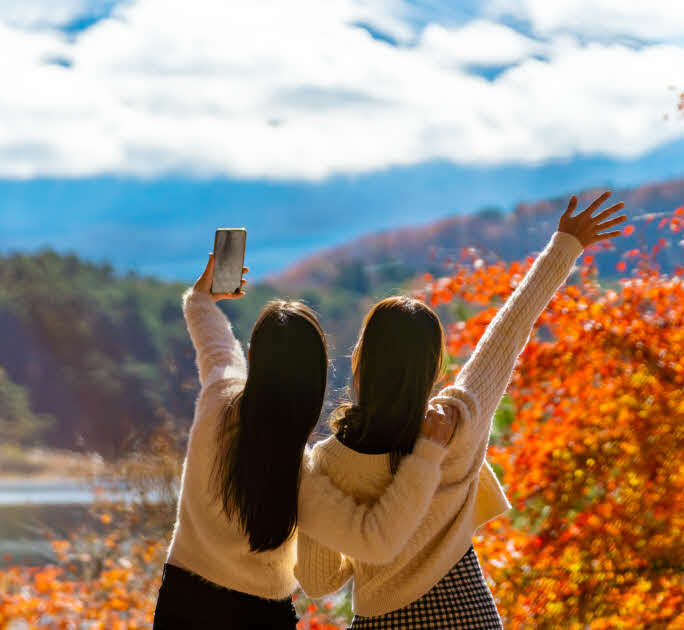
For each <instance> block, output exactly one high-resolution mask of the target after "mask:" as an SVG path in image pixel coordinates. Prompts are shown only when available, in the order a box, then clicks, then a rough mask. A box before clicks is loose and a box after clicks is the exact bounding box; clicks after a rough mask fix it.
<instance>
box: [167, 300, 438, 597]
mask: <svg viewBox="0 0 684 630" xmlns="http://www.w3.org/2000/svg"><path fill="white" fill-rule="evenodd" d="M183 313H184V316H185V320H186V324H187V327H188V331H189V333H190V337H191V339H192V342H193V344H194V347H195V351H196V362H197V368H198V371H199V381H200V385H201V390H200V393H199V396H198V398H197V400H196V402H195V413H194V418H193V422H192V426H191V429H190V435H189V440H188V446H187V453H186V457H185V461H184V463H183V474H182V478H181V488H180V496H179V500H178V507H177V515H176V523H175V527H174V531H173V538H172V540H171V544H170V547H169V551H168V556H167V562H169V563H170V564H174V565H176V566H180V567H183V568H185V569H188V570H190V571H192V572H194V573H196V574H198V575H200V576H202V577H204V578H206V579H207V580H211V581H212V582H215V583H216V584H220V585H221V586H225V587H227V588H231V589H235V590H238V591H242V592H244V593H249V594H252V595H257V596H260V597H264V598H270V599H280V598H284V597H287V596H288V595H290V593H292V591H293V590H294V589H295V588H296V586H297V582H296V580H295V577H294V573H293V570H294V564H295V561H296V558H297V531H296V530H295V534H294V535H293V536H292V537H291V538H290V539H289V540H287V541H286V542H285V543H284V544H282V545H281V546H280V547H278V548H277V549H275V550H271V551H266V552H260V553H256V552H252V551H250V550H249V545H248V538H247V536H246V535H245V534H244V533H243V532H242V531H241V529H240V528H239V526H238V524H237V523H236V522H234V521H228V519H227V518H226V516H225V514H224V512H223V511H222V510H221V507H220V504H219V503H218V502H216V503H213V502H212V489H211V488H210V487H209V478H210V471H211V466H212V463H213V459H214V455H215V452H216V450H215V449H216V444H217V441H216V429H217V422H218V421H219V420H220V419H222V417H223V413H222V411H223V407H224V405H225V403H226V402H227V401H228V400H230V399H231V398H232V397H233V396H234V394H235V393H236V392H238V391H240V390H241V389H242V388H243V387H244V383H245V379H246V376H247V373H246V368H247V366H246V362H245V357H244V354H243V352H242V348H241V347H240V343H239V342H238V341H237V340H236V338H235V337H234V335H233V332H232V328H231V325H230V323H229V322H228V320H227V319H226V317H225V316H224V314H223V312H222V311H221V310H220V309H219V308H218V307H217V306H216V304H215V303H214V301H213V299H212V298H211V296H210V295H209V294H206V293H200V292H196V291H194V290H193V289H188V290H187V291H185V293H184V294H183ZM265 395H268V392H265ZM277 413H278V410H277V409H274V410H273V414H274V415H277ZM446 453H447V449H446V448H443V447H442V446H440V445H438V444H436V443H435V442H432V441H431V440H428V439H426V438H421V439H419V440H418V442H417V444H416V447H415V448H414V450H413V453H412V454H411V455H410V456H408V457H406V458H404V461H403V462H402V464H401V467H400V469H399V471H398V472H397V475H396V477H395V478H394V483H392V485H388V486H387V488H386V491H385V492H384V494H382V493H380V494H382V496H380V494H378V497H379V498H378V500H377V501H375V500H374V501H373V502H368V503H367V502H364V503H359V502H358V501H357V500H355V499H354V498H352V497H350V496H348V495H347V494H345V493H344V492H343V491H341V490H339V489H338V488H337V487H336V486H335V485H333V484H332V482H331V480H330V479H329V478H328V477H327V476H325V475H322V474H319V473H316V472H312V471H311V466H310V465H309V463H308V459H309V457H310V450H309V449H307V450H306V451H305V458H304V462H303V463H304V465H303V466H302V477H301V484H300V492H299V505H298V519H299V526H300V527H303V528H306V531H308V532H310V533H313V534H314V535H315V536H316V537H317V539H318V540H321V541H322V542H323V543H324V544H327V545H330V546H332V547H335V548H336V549H340V550H341V551H342V552H344V553H347V554H350V555H353V556H355V557H359V558H365V559H366V561H368V562H376V563H385V562H389V561H390V560H392V559H393V558H394V557H395V556H396V555H397V554H398V553H399V551H400V550H401V548H402V547H403V546H404V545H405V544H406V541H407V540H408V537H409V536H410V535H411V533H412V532H413V531H414V530H415V529H416V527H418V524H419V523H420V521H421V519H422V518H423V517H424V516H425V514H426V513H427V510H428V508H429V506H430V500H431V498H432V496H433V494H434V492H435V490H436V488H437V485H438V484H439V479H440V474H441V471H440V465H441V462H442V460H443V458H444V457H445V455H446ZM371 503H372V505H371ZM234 520H235V519H234Z"/></svg>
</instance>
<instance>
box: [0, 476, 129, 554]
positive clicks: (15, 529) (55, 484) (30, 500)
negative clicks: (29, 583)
mask: <svg viewBox="0 0 684 630" xmlns="http://www.w3.org/2000/svg"><path fill="white" fill-rule="evenodd" d="M114 490H115V488H113V489H112V490H110V491H105V492H104V493H102V494H99V495H97V498H100V499H101V498H105V499H107V498H111V499H118V500H124V501H128V500H135V499H134V497H133V496H132V495H131V494H127V493H124V492H114ZM95 499H96V495H95V493H94V492H93V490H92V487H91V486H90V485H89V484H88V482H87V481H86V480H82V479H70V478H63V479H2V480H0V568H2V567H3V566H8V565H11V564H21V565H41V564H45V563H48V562H54V561H55V560H56V556H55V554H54V552H53V550H52V547H51V545H50V542H49V540H48V538H47V535H46V534H47V532H48V531H49V532H51V534H52V535H54V536H55V537H57V538H63V537H66V535H67V533H68V532H69V531H73V530H74V529H76V528H77V527H78V526H79V525H82V524H83V523H84V522H86V521H90V520H91V519H92V517H91V516H89V515H88V508H89V506H90V505H91V504H92V503H93V502H94V501H95Z"/></svg>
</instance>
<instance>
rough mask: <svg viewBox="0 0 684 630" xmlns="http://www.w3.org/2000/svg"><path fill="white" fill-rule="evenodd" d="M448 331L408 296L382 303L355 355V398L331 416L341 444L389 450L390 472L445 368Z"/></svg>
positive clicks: (410, 446)
mask: <svg viewBox="0 0 684 630" xmlns="http://www.w3.org/2000/svg"><path fill="white" fill-rule="evenodd" d="M446 360H447V352H446V345H445V337H444V330H443V328H442V325H441V323H440V321H439V318H438V317H437V315H436V313H435V312H434V311H433V310H432V309H431V308H430V307H429V306H427V305H426V304H424V303H423V302H420V301H419V300H415V299H413V298H410V297H406V296H394V297H389V298H386V299H384V300H382V301H381V302H378V303H377V304H376V305H375V306H374V307H373V308H372V309H371V310H370V312H369V313H368V315H367V316H366V319H365V320H364V322H363V326H362V327H361V332H360V335H359V341H358V343H357V344H356V347H355V348H354V352H353V353H352V375H353V378H352V383H353V385H352V397H351V398H352V400H350V401H348V402H346V403H344V404H342V405H340V406H339V407H338V408H337V409H336V410H335V411H334V412H333V415H332V416H331V419H330V427H331V428H332V430H333V432H334V433H335V434H336V435H337V436H338V437H339V438H340V439H341V440H342V442H343V443H345V444H347V445H349V446H351V447H352V448H358V449H359V450H361V451H365V452H375V453H381V452H389V453H390V454H391V455H390V466H391V470H392V473H396V471H397V468H398V467H399V463H400V462H401V458H402V457H403V456H404V455H407V454H409V453H410V452H411V451H412V450H413V446H414V445H415V443H416V439H417V438H418V434H419V433H420V425H421V423H422V421H423V417H424V416H425V411H426V408H427V404H428V400H429V398H430V394H431V393H432V390H433V388H434V386H435V383H436V382H437V381H438V380H439V378H440V376H441V375H442V373H443V372H444V369H445V368H446Z"/></svg>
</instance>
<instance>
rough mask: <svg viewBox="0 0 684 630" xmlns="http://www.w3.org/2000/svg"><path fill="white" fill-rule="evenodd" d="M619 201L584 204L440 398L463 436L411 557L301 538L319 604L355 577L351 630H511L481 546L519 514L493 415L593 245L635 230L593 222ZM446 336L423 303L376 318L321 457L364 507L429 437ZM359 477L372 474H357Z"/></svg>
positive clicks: (302, 570)
mask: <svg viewBox="0 0 684 630" xmlns="http://www.w3.org/2000/svg"><path fill="white" fill-rule="evenodd" d="M609 195H610V192H606V193H604V194H603V195H601V196H600V197H598V198H597V199H596V200H595V201H594V202H593V203H591V204H590V205H589V206H588V207H587V208H586V209H585V210H584V211H583V212H580V213H579V214H578V215H576V216H572V213H573V212H574V210H575V208H576V206H577V199H576V197H574V196H573V197H572V199H571V200H570V203H569V205H568V207H567V210H566V211H565V212H564V213H563V215H562V216H561V217H560V222H559V226H558V230H557V231H556V232H555V233H554V234H553V236H552V238H551V240H550V242H549V243H548V244H547V246H546V248H545V249H544V250H543V251H542V252H541V253H540V255H539V256H538V257H537V259H536V260H535V262H534V264H533V265H532V267H531V269H530V270H529V271H528V273H527V274H526V276H525V278H524V279H523V280H522V282H521V283H520V284H519V285H518V287H517V288H516V290H515V291H514V292H513V294H512V295H511V296H510V297H509V298H508V300H507V301H506V303H505V304H504V305H503V306H502V307H501V309H500V310H499V312H498V313H497V314H496V316H495V317H494V319H493V320H492V322H491V323H490V324H489V326H488V327H487V330H486V331H485V333H484V335H483V336H482V338H481V339H480V341H479V342H478V344H477V347H476V348H475V350H474V352H473V354H472V356H471V357H470V359H469V360H468V362H467V363H466V364H465V365H464V366H463V368H462V369H461V370H460V371H459V373H458V375H457V376H456V379H455V382H454V383H453V384H452V385H449V386H448V387H445V388H444V389H442V391H440V392H439V394H438V395H437V396H436V397H435V398H432V399H431V401H430V402H431V404H433V405H437V404H441V405H444V406H445V408H448V409H449V410H450V411H451V413H452V415H453V416H454V417H455V419H456V421H457V422H456V429H455V432H454V435H453V437H452V439H451V442H450V444H449V446H448V454H447V456H446V457H445V458H444V460H443V462H442V478H441V482H440V485H439V488H438V489H437V492H436V493H435V495H434V497H433V499H432V502H431V505H430V508H429V510H428V513H427V515H426V516H425V518H424V519H423V521H422V523H421V524H420V526H419V527H418V529H417V530H416V531H415V532H414V533H413V534H412V535H411V536H410V538H409V542H408V544H407V545H406V546H405V547H404V549H403V550H402V551H401V553H400V554H399V555H398V556H397V557H396V558H395V559H394V560H393V561H392V562H390V563H388V564H386V565H385V566H372V565H370V564H369V563H367V562H366V561H365V560H364V559H363V558H361V557H355V556H353V555H351V556H350V555H349V554H345V553H344V551H342V550H341V549H338V548H336V547H334V546H332V545H328V544H327V543H325V542H324V541H321V540H317V539H316V537H315V536H309V535H308V534H307V535H304V534H303V535H300V538H299V542H298V560H297V566H296V567H295V575H296V576H297V578H298V580H299V582H300V584H301V585H302V588H303V589H304V590H305V591H306V592H307V593H308V594H309V595H310V596H312V597H320V596H322V595H324V594H325V593H328V592H332V591H335V590H337V589H338V588H340V587H341V586H342V585H343V584H344V583H345V582H346V581H347V580H349V578H351V577H352V576H353V578H354V590H353V604H352V607H353V610H354V613H355V615H356V616H355V617H354V620H353V622H352V624H351V626H350V630H351V629H354V630H360V629H364V630H365V629H368V628H382V629H384V630H390V629H399V628H402V629H403V628H430V629H440V628H473V629H475V628H477V629H482V628H492V629H496V628H498V629H501V628H502V625H501V619H500V618H499V615H498V612H497V609H496V605H495V603H494V599H493V597H492V594H491V591H490V590H489V588H488V586H487V583H486V582H485V580H484V577H483V575H482V571H481V569H480V565H479V562H478V558H477V555H476V553H475V550H474V549H473V546H472V537H473V534H474V533H475V530H476V529H477V528H478V527H480V526H481V525H483V524H484V523H486V522H487V521H489V520H491V519H493V518H495V517H497V516H498V515H500V514H501V513H503V512H504V511H505V510H507V509H508V508H510V507H511V504H510V503H509V502H508V499H507V498H506V496H505V494H504V492H503V490H502V488H501V486H500V485H499V482H498V480H497V478H496V476H495V475H494V473H493V471H492V469H491V468H490V467H489V464H488V463H487V462H486V460H485V454H486V451H487V446H488V442H489V433H490V429H491V423H492V416H493V414H494V411H495V410H496V408H497V406H498V404H499V401H500V399H501V396H502V395H503V393H504V392H505V390H506V388H507V386H508V383H509V381H510V378H511V374H512V373H513V369H514V366H515V362H516V360H517V357H518V355H519V354H520V353H521V352H522V350H523V348H524V347H525V344H526V343H527V340H528V339H529V337H530V334H531V331H532V327H533V326H534V323H535V321H536V320H537V318H538V317H539V315H540V313H541V312H542V311H543V309H544V308H545V307H546V305H547V304H548V302H549V300H550V299H551V298H552V297H553V295H554V294H555V293H556V290H557V289H558V288H559V286H560V285H561V284H562V283H563V282H564V281H565V280H566V278H567V276H568V274H569V272H570V271H571V269H572V267H573V265H574V262H575V259H576V258H577V257H578V256H579V255H580V254H581V253H582V251H583V249H584V248H585V247H587V246H588V245H590V244H592V243H596V242H598V241H601V240H603V239H606V238H613V237H615V236H618V235H619V234H620V232H619V231H614V232H607V233H604V234H599V232H600V231H601V230H604V229H606V228H609V227H611V226H613V225H615V224H617V223H620V222H621V221H624V220H625V219H626V217H625V216H619V217H616V218H612V219H608V217H609V216H610V215H611V214H612V213H613V212H615V211H617V210H618V209H620V208H622V207H623V206H624V204H623V203H618V204H615V205H614V206H612V207H610V208H607V209H605V210H603V211H602V212H599V213H598V214H597V215H596V216H595V217H592V213H593V212H594V211H595V210H597V209H598V208H599V206H600V205H601V204H602V203H603V202H604V201H605V200H606V199H607V198H608V197H609ZM443 336H444V335H443V330H442V327H441V325H440V323H439V320H438V319H437V316H436V315H435V313H434V312H433V311H432V310H431V309H430V308H429V307H428V306H426V305H425V304H423V303H422V302H419V301H417V300H413V299H411V298H408V297H393V298H388V299H386V300H383V301H382V302H380V303H379V304H376V305H375V307H373V309H371V311H370V313H369V314H368V316H367V317H366V320H365V322H364V325H363V327H362V330H361V335H360V338H359V341H358V343H357V345H356V348H355V349H354V353H353V355H352V371H353V392H354V397H355V401H356V402H355V404H351V403H350V404H348V405H345V406H343V407H341V408H340V409H339V410H338V414H337V415H335V416H333V419H332V420H331V426H332V428H333V431H334V433H335V435H333V436H332V437H330V438H328V439H326V440H323V441H321V442H318V443H317V444H316V445H315V446H314V449H313V453H312V462H313V467H314V470H325V472H326V473H327V474H328V475H329V476H330V477H331V478H332V480H333V481H334V483H335V484H336V485H337V486H338V487H339V488H340V489H341V490H343V491H345V492H348V493H350V494H352V495H354V496H359V497H365V498H366V499H372V498H373V497H376V496H379V494H380V493H381V492H382V491H383V489H384V488H385V487H387V484H389V483H390V482H391V481H392V479H393V478H395V477H394V476H393V475H394V472H395V471H396V470H397V466H398V465H399V462H401V461H403V458H404V457H405V455H406V453H409V452H411V448H412V446H413V444H414V442H415V439H416V437H417V435H418V427H419V426H420V418H419V414H418V410H419V409H420V408H421V407H422V406H423V405H425V404H427V400H428V398H429V396H430V394H431V391H432V388H433V386H434V384H435V376H436V375H437V374H439V370H438V366H439V364H440V362H441V361H442V356H441V352H442V351H441V350H440V349H441V348H443ZM354 470H357V471H358V470H363V471H364V473H363V475H358V474H356V475H353V474H350V471H354Z"/></svg>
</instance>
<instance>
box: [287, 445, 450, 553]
mask: <svg viewBox="0 0 684 630" xmlns="http://www.w3.org/2000/svg"><path fill="white" fill-rule="evenodd" d="M446 452H447V449H446V448H444V447H442V446H440V445H439V444H437V443H436V442H433V441H431V440H429V439H427V438H424V437H421V438H419V439H418V441H417V442H416V445H415V447H414V449H413V452H412V453H411V454H410V455H406V456H405V457H404V458H403V459H402V462H401V464H400V465H399V469H398V470H397V473H396V475H395V476H394V479H393V481H392V483H391V484H390V485H389V486H388V487H387V488H386V489H385V492H384V493H383V494H382V496H380V497H379V498H378V500H377V501H376V502H375V503H374V504H372V505H365V504H360V503H359V502H358V501H357V500H356V499H355V498H354V497H352V496H350V495H348V494H346V493H345V492H343V491H342V490H340V489H339V488H338V487H337V486H336V485H335V484H334V483H333V482H332V480H331V479H330V477H328V476H327V475H326V474H323V473H321V472H317V471H316V470H315V469H309V468H308V467H305V468H304V469H303V474H302V483H301V486H300V492H299V515H298V523H299V529H300V531H301V532H303V533H304V534H305V535H308V536H310V537H311V538H313V539H315V540H316V541H318V542H320V543H322V544H323V545H324V546H326V547H329V548H330V549H332V550H334V551H338V552H341V553H343V554H344V555H347V556H351V557H353V558H358V559H359V560H362V561H364V562H368V563H370V564H386V563H388V562H391V561H392V560H393V559H394V558H395V557H396V556H397V555H398V554H399V553H400V552H401V550H402V549H403V548H404V546H405V545H406V543H407V542H408V539H409V538H410V536H411V535H412V534H413V533H414V531H415V530H416V529H417V528H418V525H419V524H420V522H421V521H422V519H423V518H424V516H425V515H426V514H427V512H428V509H429V507H430V503H431V502H432V497H433V496H434V493H435V491H436V490H437V487H438V485H439V481H440V478H441V470H440V465H441V462H442V460H443V459H444V457H445V455H446Z"/></svg>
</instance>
